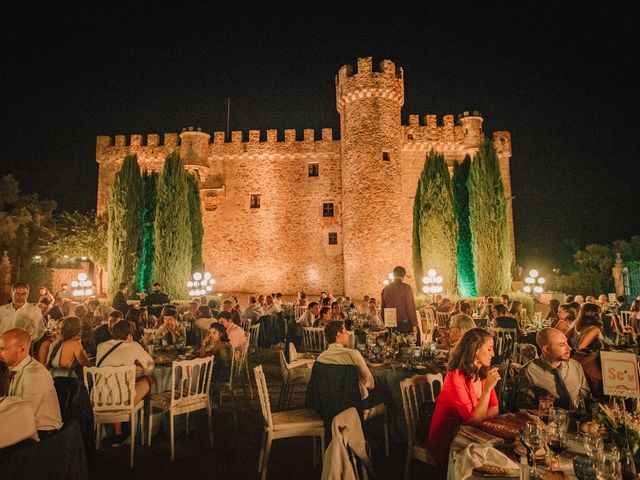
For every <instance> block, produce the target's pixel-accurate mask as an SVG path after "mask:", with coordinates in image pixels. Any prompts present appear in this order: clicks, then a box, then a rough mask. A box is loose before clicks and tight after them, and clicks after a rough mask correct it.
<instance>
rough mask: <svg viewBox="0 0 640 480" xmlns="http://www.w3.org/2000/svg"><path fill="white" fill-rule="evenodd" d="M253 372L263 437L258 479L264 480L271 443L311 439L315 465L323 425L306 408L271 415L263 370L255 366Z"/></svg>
mask: <svg viewBox="0 0 640 480" xmlns="http://www.w3.org/2000/svg"><path fill="white" fill-rule="evenodd" d="M253 371H254V374H255V377H256V385H257V387H258V397H260V407H261V409H262V418H263V420H264V436H263V437H262V445H261V447H260V458H259V459H258V473H260V474H261V477H260V478H261V480H265V479H266V478H267V466H268V465H269V454H270V452H271V443H272V442H273V441H274V440H278V439H281V438H292V437H313V445H314V448H313V450H314V451H313V463H314V466H315V463H316V451H315V450H316V448H315V446H316V437H320V449H321V454H322V457H323V458H324V422H323V421H322V419H321V418H320V417H319V416H318V414H317V413H316V412H314V411H313V410H309V409H296V410H286V411H284V412H276V413H271V403H270V401H269V391H268V389H267V380H266V379H265V376H264V372H263V371H262V365H258V366H257V367H254V369H253Z"/></svg>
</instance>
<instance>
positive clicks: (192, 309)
mask: <svg viewBox="0 0 640 480" xmlns="http://www.w3.org/2000/svg"><path fill="white" fill-rule="evenodd" d="M199 308H200V302H198V301H197V300H191V301H190V302H189V305H188V306H187V311H186V312H184V314H183V315H182V320H183V321H187V322H189V323H190V324H191V325H193V322H195V321H196V320H197V319H198V309H199Z"/></svg>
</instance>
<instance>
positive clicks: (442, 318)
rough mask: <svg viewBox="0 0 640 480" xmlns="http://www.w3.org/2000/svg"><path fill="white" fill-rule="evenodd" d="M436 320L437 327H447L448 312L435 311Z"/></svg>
mask: <svg viewBox="0 0 640 480" xmlns="http://www.w3.org/2000/svg"><path fill="white" fill-rule="evenodd" d="M436 320H437V323H438V327H439V328H449V313H447V312H436Z"/></svg>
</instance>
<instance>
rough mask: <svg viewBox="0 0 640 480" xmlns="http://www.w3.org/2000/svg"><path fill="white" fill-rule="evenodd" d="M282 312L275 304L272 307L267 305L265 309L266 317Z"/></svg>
mask: <svg viewBox="0 0 640 480" xmlns="http://www.w3.org/2000/svg"><path fill="white" fill-rule="evenodd" d="M281 311H282V309H281V308H280V307H278V305H276V304H275V303H272V304H271V305H267V307H266V308H265V309H264V314H265V315H277V314H279V313H280V312H281Z"/></svg>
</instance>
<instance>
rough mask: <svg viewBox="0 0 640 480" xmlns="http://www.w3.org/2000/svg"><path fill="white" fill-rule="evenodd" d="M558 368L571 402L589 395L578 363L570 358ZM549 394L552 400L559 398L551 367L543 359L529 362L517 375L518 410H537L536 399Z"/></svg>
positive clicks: (585, 380) (582, 371)
mask: <svg viewBox="0 0 640 480" xmlns="http://www.w3.org/2000/svg"><path fill="white" fill-rule="evenodd" d="M558 368H559V369H560V370H559V373H560V377H561V378H562V379H563V380H564V383H565V385H566V387H567V390H568V391H569V395H570V396H571V400H572V401H574V402H575V401H577V400H578V399H584V398H586V397H588V396H589V395H590V394H591V393H590V391H589V384H588V383H587V379H586V378H585V376H584V370H583V369H582V365H580V363H578V362H577V361H575V360H573V359H571V358H570V359H569V360H567V361H563V362H561V363H560V367H558ZM549 394H551V395H553V398H554V399H558V398H560V395H559V393H558V392H557V388H556V379H555V377H554V373H553V367H552V366H551V365H550V364H549V362H547V361H546V360H545V359H544V358H543V357H540V358H536V359H534V360H531V361H530V362H529V363H527V364H526V365H524V366H523V367H522V369H520V373H519V374H518V390H517V401H516V404H517V406H518V408H538V399H539V398H540V397H542V396H545V395H549Z"/></svg>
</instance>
